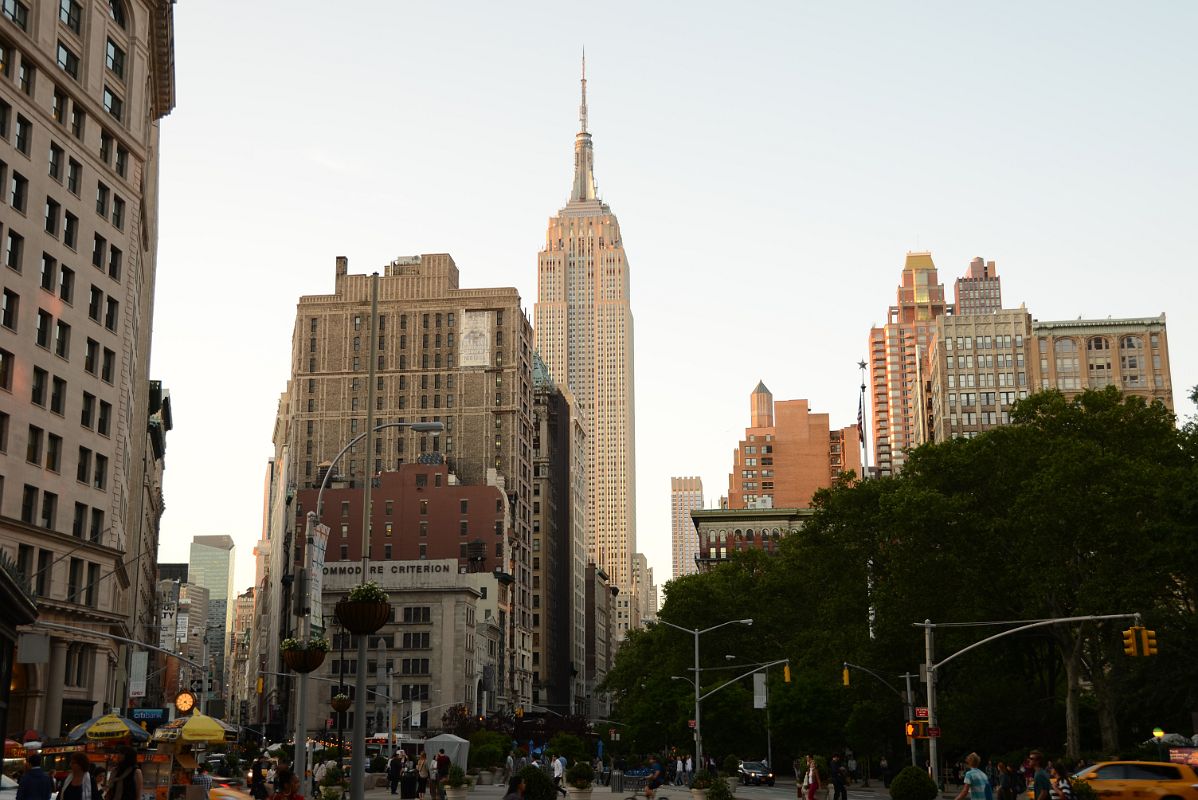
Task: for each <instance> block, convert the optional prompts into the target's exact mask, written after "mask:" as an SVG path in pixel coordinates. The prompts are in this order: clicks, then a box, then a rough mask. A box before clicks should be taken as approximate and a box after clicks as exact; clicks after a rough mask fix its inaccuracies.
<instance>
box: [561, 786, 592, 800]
mask: <svg viewBox="0 0 1198 800" xmlns="http://www.w3.org/2000/svg"><path fill="white" fill-rule="evenodd" d="M566 794H567V795H569V797H570V800H591V787H590V786H588V787H587V788H585V789H578V788H576V787H574V786H567V787H566Z"/></svg>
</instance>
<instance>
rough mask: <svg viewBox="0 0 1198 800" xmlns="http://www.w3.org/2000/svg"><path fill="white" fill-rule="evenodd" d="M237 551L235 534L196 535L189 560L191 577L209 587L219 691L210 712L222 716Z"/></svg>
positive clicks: (210, 630) (210, 701)
mask: <svg viewBox="0 0 1198 800" xmlns="http://www.w3.org/2000/svg"><path fill="white" fill-rule="evenodd" d="M235 552H236V546H235V545H234V542H233V537H231V536H226V535H224V534H221V535H217V536H196V537H193V538H192V540H191V557H190V559H189V560H188V564H187V574H188V577H189V580H190V581H191V582H192V583H194V584H196V585H197V586H203V587H204V588H205V589H207V590H208V630H207V637H208V653H209V656H210V657H211V659H212V665H213V666H212V670H213V673H214V674H215V676H216V681H215V692H214V694H213V695H212V696H210V697H208V698H207V700H208V709H209V711H210V713H212V714H213V715H214V716H218V717H223V716H225V714H226V708H225V701H226V699H227V697H228V687H229V685H230V676H229V674H228V667H229V663H230V662H229V652H230V650H231V648H232V645H231V637H230V633H231V631H232V630H233V607H234V603H235V600H236V592H235V590H234V589H233V563H234V562H233V558H234V553H235Z"/></svg>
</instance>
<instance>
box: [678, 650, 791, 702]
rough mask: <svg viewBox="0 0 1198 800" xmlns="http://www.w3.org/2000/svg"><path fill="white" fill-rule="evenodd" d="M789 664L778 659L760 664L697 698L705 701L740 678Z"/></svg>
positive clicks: (784, 660)
mask: <svg viewBox="0 0 1198 800" xmlns="http://www.w3.org/2000/svg"><path fill="white" fill-rule="evenodd" d="M789 663H790V659H789V658H780V659H778V660H777V661H769V662H767V663H765V664H762V665H761V666H759V667H756V668H754V669H751V670H749V671H748V672H746V673H744V674H742V675H737V676H736V677H735V678H733V679H732V680H729V681H724V682H723V683H721V684H720V685H719V686H717V687H715V688H714V689H712V690H711V691H710V692H708V693H707V694H705V695H702V696H700V697H699V699H700V700H706V699H707V698H709V697H711V696H712V695H713V694H715V693H716V692H718V691H719V690H720V689H723V688H725V687H727V686H730V685H731V684H734V683H736V682H737V681H739V680H740V679H742V678H747V677H749V676H750V675H752V674H753V673H755V672H761V671H763V670H767V669H769V668H770V667H776V666H778V665H779V664H789Z"/></svg>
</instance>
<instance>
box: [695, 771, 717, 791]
mask: <svg viewBox="0 0 1198 800" xmlns="http://www.w3.org/2000/svg"><path fill="white" fill-rule="evenodd" d="M712 780H713V776H712V774H711V773H710V772H708V771H707V770H705V769H701V770H699V771H698V772H696V773H695V777H694V778H692V779H691V788H692V789H710V788H711V782H712Z"/></svg>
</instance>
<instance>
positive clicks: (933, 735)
mask: <svg viewBox="0 0 1198 800" xmlns="http://www.w3.org/2000/svg"><path fill="white" fill-rule="evenodd" d="M928 738H929V739H939V738H940V728H939V727H935V728H928Z"/></svg>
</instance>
